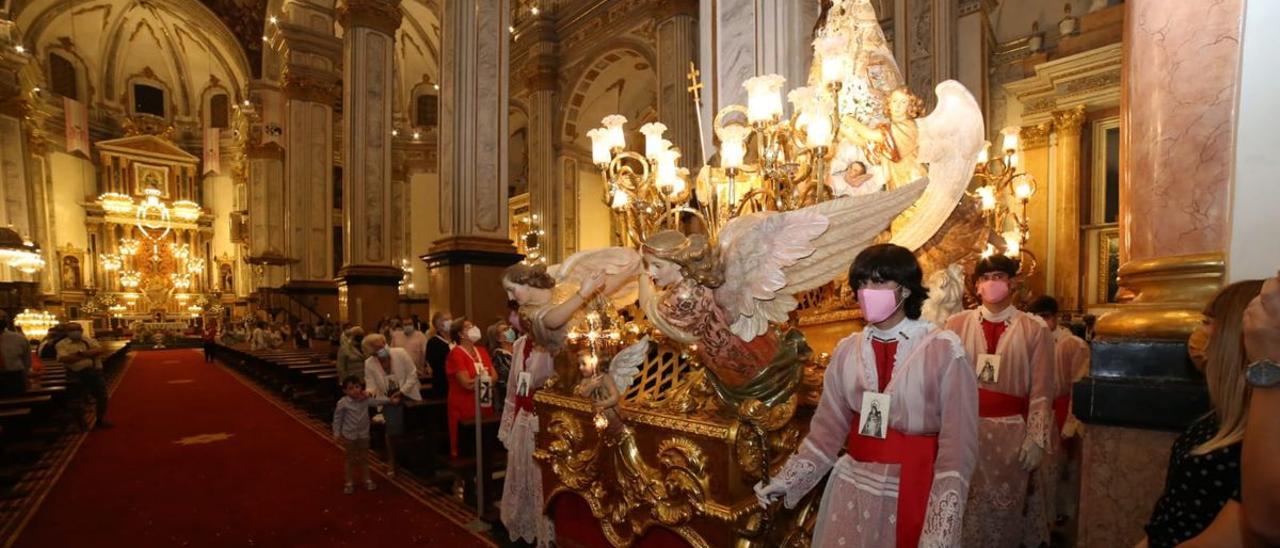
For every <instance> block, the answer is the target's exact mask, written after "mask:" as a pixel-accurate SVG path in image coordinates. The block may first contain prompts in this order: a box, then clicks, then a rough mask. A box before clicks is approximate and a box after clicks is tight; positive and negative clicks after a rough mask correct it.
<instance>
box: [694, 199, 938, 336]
mask: <svg viewBox="0 0 1280 548" xmlns="http://www.w3.org/2000/svg"><path fill="white" fill-rule="evenodd" d="M927 184H928V181H927V180H920V181H917V182H915V183H911V184H909V185H907V186H904V187H901V188H898V189H895V190H892V191H889V192H881V193H877V194H873V195H868V196H858V197H850V198H838V199H835V200H830V201H826V202H823V203H820V204H817V205H813V206H809V207H806V208H802V209H797V210H795V211H788V212H785V213H769V212H762V213H753V214H751V215H746V216H742V217H738V218H736V219H734V220H732V221H730V222H729V223H728V224H727V225H725V227H724V229H723V230H722V231H721V232H720V249H721V253H722V256H723V258H724V259H723V260H724V265H725V276H724V279H725V283H724V284H723V285H721V286H720V287H719V288H716V291H715V298H716V303H718V304H719V305H720V306H721V307H723V308H724V309H725V310H726V311H727V312H729V315H730V316H729V317H730V319H731V321H732V322H733V324H732V326H731V330H732V331H733V334H734V335H737V336H738V338H740V339H742V340H744V341H751V340H752V339H755V338H756V337H758V336H760V335H763V334H764V333H765V332H766V331H767V330H768V329H769V324H771V323H780V322H783V321H786V319H787V315H788V314H789V313H790V312H791V311H792V310H795V308H796V305H797V301H796V299H795V297H794V296H793V295H795V294H797V293H800V292H803V291H808V290H810V289H813V288H816V287H818V286H821V285H822V284H825V283H827V282H830V281H831V280H833V279H835V278H836V277H837V276H839V275H840V273H841V272H842V271H844V270H845V269H847V268H848V267H849V263H850V262H851V261H853V258H854V256H856V255H857V254H858V252H860V251H862V250H863V249H864V248H865V247H867V246H868V245H870V244H871V243H872V242H873V241H874V240H875V238H876V236H878V235H879V234H880V232H881V231H883V230H884V229H885V228H886V227H888V226H889V223H890V222H891V221H892V220H893V219H894V217H897V216H898V214H900V213H902V212H903V211H904V210H906V209H907V207H909V206H910V205H911V204H912V203H913V202H915V201H916V199H917V198H919V197H920V194H921V193H922V192H924V190H925V185H927Z"/></svg>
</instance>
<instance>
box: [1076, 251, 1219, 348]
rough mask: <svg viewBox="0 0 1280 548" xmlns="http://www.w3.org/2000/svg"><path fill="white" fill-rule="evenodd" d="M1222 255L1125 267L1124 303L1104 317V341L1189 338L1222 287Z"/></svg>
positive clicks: (1183, 257) (1121, 275) (1099, 327)
mask: <svg viewBox="0 0 1280 548" xmlns="http://www.w3.org/2000/svg"><path fill="white" fill-rule="evenodd" d="M1225 272H1226V262H1225V260H1224V258H1223V254H1222V253H1196V254H1191V255H1175V256H1172V257H1159V258H1155V259H1144V260H1140V261H1129V262H1127V263H1125V264H1124V266H1121V267H1120V272H1119V282H1120V295H1121V298H1123V299H1126V300H1125V301H1123V302H1122V304H1121V305H1120V307H1119V308H1118V309H1117V310H1115V311H1113V312H1110V313H1108V314H1106V315H1103V316H1102V317H1100V318H1098V324H1097V326H1096V329H1097V336H1098V337H1099V338H1102V339H1120V338H1124V339H1168V340H1185V339H1186V338H1187V336H1188V335H1190V334H1191V331H1192V330H1193V329H1195V327H1196V325H1198V324H1199V323H1200V320H1201V311H1202V310H1204V307H1205V304H1207V303H1208V302H1209V299H1210V298H1212V297H1213V294H1214V293H1215V292H1217V291H1218V288H1220V287H1222V282H1223V279H1224V275H1225Z"/></svg>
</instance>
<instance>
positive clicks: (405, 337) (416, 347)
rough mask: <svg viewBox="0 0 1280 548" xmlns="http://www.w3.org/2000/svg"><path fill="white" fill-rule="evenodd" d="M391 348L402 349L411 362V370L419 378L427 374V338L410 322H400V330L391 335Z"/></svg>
mask: <svg viewBox="0 0 1280 548" xmlns="http://www.w3.org/2000/svg"><path fill="white" fill-rule="evenodd" d="M391 335H392V337H391V347H392V348H403V349H404V351H405V352H408V353H409V358H411V359H412V360H413V368H414V370H415V371H417V372H418V375H419V376H422V375H426V374H427V336H426V334H424V333H422V332H421V331H418V328H417V326H415V325H414V324H413V322H412V321H409V320H405V321H402V322H400V330H399V331H396V332H394V333H392V334H391Z"/></svg>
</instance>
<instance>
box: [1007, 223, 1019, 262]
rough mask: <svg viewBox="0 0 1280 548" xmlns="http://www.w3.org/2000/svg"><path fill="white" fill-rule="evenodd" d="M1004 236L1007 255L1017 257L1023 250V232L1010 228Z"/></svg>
mask: <svg viewBox="0 0 1280 548" xmlns="http://www.w3.org/2000/svg"><path fill="white" fill-rule="evenodd" d="M1003 236H1004V254H1005V256H1007V257H1015V258H1016V257H1017V256H1018V254H1019V253H1021V252H1022V234H1021V233H1020V232H1018V231H1017V230H1010V231H1008V232H1005V233H1004V234H1003Z"/></svg>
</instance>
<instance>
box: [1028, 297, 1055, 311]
mask: <svg viewBox="0 0 1280 548" xmlns="http://www.w3.org/2000/svg"><path fill="white" fill-rule="evenodd" d="M1027 313H1028V314H1035V315H1037V316H1043V315H1045V314H1053V315H1055V316H1056V315H1057V314H1058V300H1057V299H1055V298H1053V297H1050V296H1048V295H1041V296H1039V297H1036V300H1034V301H1031V304H1029V305H1027Z"/></svg>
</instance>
